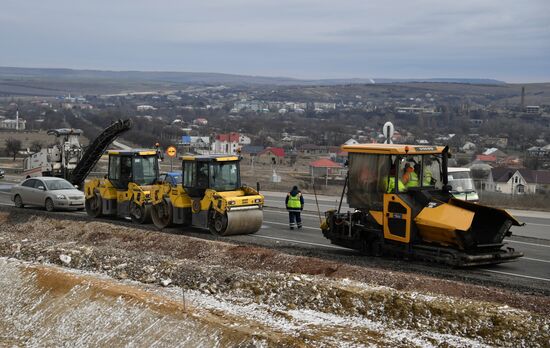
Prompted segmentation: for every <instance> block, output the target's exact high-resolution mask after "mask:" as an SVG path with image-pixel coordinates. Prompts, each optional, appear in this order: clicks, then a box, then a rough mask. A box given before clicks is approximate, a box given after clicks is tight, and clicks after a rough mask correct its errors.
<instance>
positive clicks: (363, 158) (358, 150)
mask: <svg viewBox="0 0 550 348" xmlns="http://www.w3.org/2000/svg"><path fill="white" fill-rule="evenodd" d="M342 149H343V150H344V151H347V152H348V174H347V177H346V182H345V185H344V191H342V197H341V200H340V205H339V208H338V210H330V211H327V212H326V213H325V220H324V221H323V222H322V224H321V229H322V231H323V234H324V236H325V237H326V238H328V239H329V240H330V241H331V242H332V243H333V244H337V245H340V246H344V247H348V248H352V249H356V250H359V251H361V252H362V253H364V254H368V255H383V254H388V255H400V256H405V257H407V258H417V259H421V260H428V261H431V262H437V263H444V264H448V265H452V266H459V267H462V266H475V265H484V264H496V263H501V262H508V261H512V260H515V259H517V258H519V257H521V256H523V254H522V253H521V252H518V251H515V250H514V249H512V248H510V247H507V246H506V243H504V241H503V240H504V237H506V236H510V235H511V234H512V232H511V231H510V227H511V226H521V225H523V224H522V223H520V222H519V221H518V220H516V219H515V218H514V217H513V216H512V215H510V214H509V213H508V212H507V211H505V210H502V209H497V208H493V207H488V206H484V205H481V204H476V203H471V202H466V201H462V200H459V199H455V198H453V195H452V193H451V191H452V189H453V188H452V187H450V186H449V185H448V182H447V161H448V158H449V151H448V147H442V146H417V145H398V144H356V145H344V146H343V147H342ZM346 192H347V201H348V204H349V206H350V207H351V208H354V211H348V212H341V206H342V201H343V199H344V196H345V193H346Z"/></svg>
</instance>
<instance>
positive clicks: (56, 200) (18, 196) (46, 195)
mask: <svg viewBox="0 0 550 348" xmlns="http://www.w3.org/2000/svg"><path fill="white" fill-rule="evenodd" d="M11 200H12V201H13V202H14V203H15V206H16V207H18V208H22V207H24V206H25V205H34V206H40V207H44V208H46V210H47V211H53V210H55V209H76V210H82V209H84V193H83V192H81V191H79V190H77V189H76V188H75V187H74V186H73V185H72V184H71V183H70V182H68V181H67V180H65V179H61V178H55V177H35V178H29V179H26V180H25V181H23V182H22V183H20V184H19V185H14V186H13V187H12V189H11Z"/></svg>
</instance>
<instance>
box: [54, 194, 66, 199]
mask: <svg viewBox="0 0 550 348" xmlns="http://www.w3.org/2000/svg"><path fill="white" fill-rule="evenodd" d="M55 198H57V199H67V197H65V195H61V194H59V195H55Z"/></svg>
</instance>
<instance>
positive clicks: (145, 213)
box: [84, 149, 159, 224]
mask: <svg viewBox="0 0 550 348" xmlns="http://www.w3.org/2000/svg"><path fill="white" fill-rule="evenodd" d="M107 154H108V156H109V169H108V174H107V175H106V176H105V177H104V178H103V179H92V180H86V182H85V184H84V194H85V196H86V212H87V213H88V215H89V216H92V217H99V216H102V215H107V216H118V217H122V218H126V217H130V218H131V219H132V221H134V222H136V223H140V224H143V223H147V222H149V221H150V219H151V213H150V210H151V209H150V208H151V195H150V193H151V192H150V191H151V188H152V187H153V185H154V184H156V183H157V181H158V178H159V166H158V158H159V153H158V152H157V151H156V150H147V149H131V150H120V151H118V150H109V151H108V152H107Z"/></svg>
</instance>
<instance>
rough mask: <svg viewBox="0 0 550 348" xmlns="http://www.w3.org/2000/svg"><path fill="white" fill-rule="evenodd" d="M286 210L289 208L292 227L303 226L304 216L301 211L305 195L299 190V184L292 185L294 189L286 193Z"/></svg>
mask: <svg viewBox="0 0 550 348" xmlns="http://www.w3.org/2000/svg"><path fill="white" fill-rule="evenodd" d="M285 203H286V210H288V220H289V226H290V229H291V230H293V229H294V227H298V228H302V217H301V215H300V213H301V212H302V210H303V209H304V197H303V196H302V192H300V190H298V186H294V187H292V190H291V191H290V192H289V193H288V194H287V195H286V200H285Z"/></svg>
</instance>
